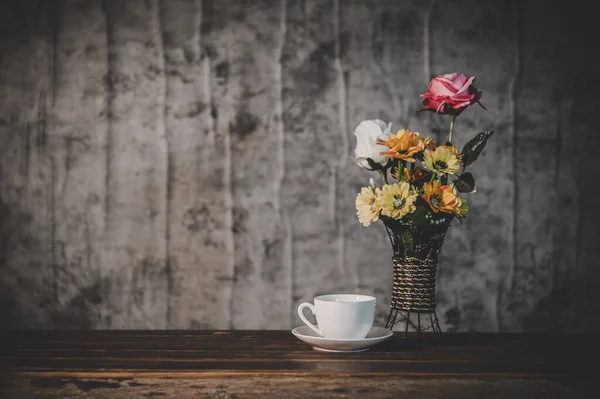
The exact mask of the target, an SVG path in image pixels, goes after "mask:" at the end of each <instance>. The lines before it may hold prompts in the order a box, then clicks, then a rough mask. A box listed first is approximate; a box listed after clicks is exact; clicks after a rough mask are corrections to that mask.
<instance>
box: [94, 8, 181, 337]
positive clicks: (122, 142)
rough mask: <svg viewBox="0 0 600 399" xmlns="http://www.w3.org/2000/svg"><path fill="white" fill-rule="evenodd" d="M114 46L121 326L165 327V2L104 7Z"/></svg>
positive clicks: (114, 213) (116, 323) (113, 207)
mask: <svg viewBox="0 0 600 399" xmlns="http://www.w3.org/2000/svg"><path fill="white" fill-rule="evenodd" d="M104 6H105V12H106V20H107V35H108V38H107V42H108V46H109V54H108V71H109V90H110V97H109V104H108V109H109V134H108V138H107V170H106V176H105V179H106V185H107V188H106V195H107V198H106V218H107V219H106V230H107V236H106V237H107V249H106V255H105V256H106V257H105V259H104V273H106V274H107V275H108V276H110V279H109V281H110V287H109V292H110V294H109V298H110V305H111V310H112V311H111V314H110V317H111V322H110V323H111V325H112V326H113V327H114V328H134V327H138V328H141V327H146V328H164V327H165V326H166V321H167V319H166V315H167V304H168V295H169V292H168V288H169V287H168V284H167V281H168V280H169V278H170V276H169V275H168V271H169V269H168V268H167V265H166V234H167V218H166V203H167V192H168V190H167V148H166V137H165V125H164V123H165V121H164V112H165V76H164V59H163V49H162V40H161V32H160V20H159V7H158V1H157V0H153V1H147V2H119V1H112V0H107V1H106V2H105V4H104Z"/></svg>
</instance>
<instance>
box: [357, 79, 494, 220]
mask: <svg viewBox="0 0 600 399" xmlns="http://www.w3.org/2000/svg"><path fill="white" fill-rule="evenodd" d="M474 80H475V77H474V76H473V77H471V78H467V77H466V76H465V75H463V74H460V75H459V74H458V73H452V74H448V75H442V76H438V77H435V78H433V79H432V80H431V83H430V84H429V89H428V90H427V92H426V93H425V94H422V95H421V97H422V98H423V105H424V106H425V109H423V110H421V111H432V112H435V113H436V114H439V115H444V116H446V115H447V116H449V119H450V131H449V133H448V139H447V141H446V142H445V143H444V144H442V145H439V144H438V143H436V141H435V140H434V139H432V138H431V137H422V136H421V135H420V134H419V133H417V132H413V131H410V130H408V129H400V130H398V131H397V132H396V133H395V134H392V133H391V129H392V124H391V123H389V124H386V123H385V122H383V121H381V120H379V119H375V120H365V121H362V122H361V123H360V124H359V125H358V126H357V127H356V130H355V131H354V134H355V136H356V139H357V145H356V150H355V155H356V161H357V163H358V165H359V166H361V167H363V168H365V169H368V170H373V171H377V172H379V174H380V175H381V178H382V187H381V188H380V187H377V185H376V184H375V182H374V180H373V179H370V185H369V186H368V187H364V188H362V189H361V191H360V193H359V194H358V196H357V197H356V210H357V216H358V220H359V221H360V223H362V224H363V225H364V226H368V225H370V224H371V223H373V222H375V221H377V220H378V219H380V218H381V219H386V218H389V219H392V220H396V221H400V222H402V223H406V224H415V225H424V224H435V225H440V224H441V225H449V224H450V222H451V221H452V220H453V219H454V218H455V217H456V218H457V219H458V220H459V221H460V222H461V224H462V221H463V220H464V219H465V218H466V217H467V214H468V211H469V205H468V201H467V198H465V197H461V196H460V194H468V193H473V192H475V179H474V177H473V175H472V174H471V173H470V172H467V171H466V169H467V167H468V166H470V165H471V164H472V163H473V162H475V160H477V158H478V157H479V155H480V154H481V151H482V150H483V148H484V147H485V144H486V142H487V140H488V138H489V137H490V136H491V135H492V134H493V133H494V132H493V131H484V132H481V133H479V134H478V135H476V136H475V137H474V138H473V139H472V140H471V141H469V142H468V143H467V144H466V145H465V146H464V147H463V149H462V151H461V152H460V153H459V152H458V149H457V148H456V147H455V146H453V145H452V134H453V131H454V121H455V119H456V118H457V117H458V116H459V115H460V114H461V113H462V112H463V111H464V110H465V109H466V108H467V107H469V106H470V105H472V104H475V103H477V104H479V105H480V106H481V107H482V108H483V105H481V103H480V102H479V100H480V99H481V97H482V92H481V91H478V90H477V89H476V88H475V86H473V81H474ZM484 109H485V108H484ZM388 172H389V175H390V177H391V179H392V180H391V181H390V179H389V178H388Z"/></svg>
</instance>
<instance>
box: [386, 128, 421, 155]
mask: <svg viewBox="0 0 600 399" xmlns="http://www.w3.org/2000/svg"><path fill="white" fill-rule="evenodd" d="M377 144H381V145H384V146H386V147H388V148H389V149H390V150H389V151H385V152H381V153H380V154H381V155H384V156H387V157H392V158H396V159H402V160H405V161H409V162H416V160H415V159H414V158H413V155H414V154H416V153H418V152H421V151H423V150H424V149H425V144H424V143H423V140H422V139H421V136H420V135H419V133H416V132H411V131H410V130H406V129H400V130H398V133H396V134H395V135H393V136H390V137H388V138H387V140H382V139H378V140H377Z"/></svg>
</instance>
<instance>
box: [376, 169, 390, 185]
mask: <svg viewBox="0 0 600 399" xmlns="http://www.w3.org/2000/svg"><path fill="white" fill-rule="evenodd" d="M378 172H379V174H380V175H381V180H383V182H384V183H385V184H388V179H387V173H385V171H384V170H381V169H379V171H378Z"/></svg>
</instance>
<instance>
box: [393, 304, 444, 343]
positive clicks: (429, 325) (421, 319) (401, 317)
mask: <svg viewBox="0 0 600 399" xmlns="http://www.w3.org/2000/svg"><path fill="white" fill-rule="evenodd" d="M415 319H416V320H415ZM400 323H404V338H407V337H408V333H409V332H416V334H417V338H421V333H424V332H432V333H433V336H434V337H437V336H441V335H442V329H441V328H440V322H439V320H438V317H437V314H436V312H435V310H433V311H427V312H424V311H414V310H401V309H395V308H392V309H391V310H390V314H389V316H388V319H387V322H386V323H385V328H387V329H388V330H392V329H393V328H394V326H395V325H397V324H400ZM409 327H410V330H409Z"/></svg>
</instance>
